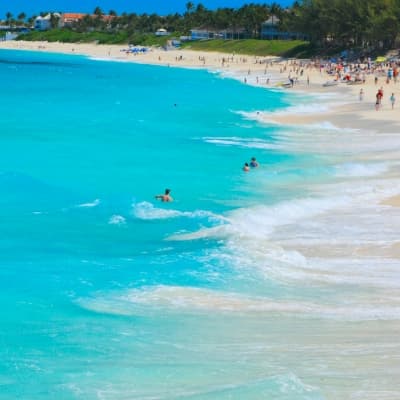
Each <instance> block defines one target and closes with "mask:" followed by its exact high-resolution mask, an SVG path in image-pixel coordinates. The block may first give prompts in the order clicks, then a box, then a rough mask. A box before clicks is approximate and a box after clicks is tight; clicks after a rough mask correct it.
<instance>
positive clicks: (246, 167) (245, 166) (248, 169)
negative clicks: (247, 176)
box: [242, 162, 250, 172]
mask: <svg viewBox="0 0 400 400" xmlns="http://www.w3.org/2000/svg"><path fill="white" fill-rule="evenodd" d="M242 169H243V171H244V172H249V171H250V167H249V163H247V162H246V163H244V165H243V168H242Z"/></svg>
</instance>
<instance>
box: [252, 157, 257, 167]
mask: <svg viewBox="0 0 400 400" xmlns="http://www.w3.org/2000/svg"><path fill="white" fill-rule="evenodd" d="M250 167H251V168H257V167H258V162H257V160H256V158H255V157H252V158H251V161H250Z"/></svg>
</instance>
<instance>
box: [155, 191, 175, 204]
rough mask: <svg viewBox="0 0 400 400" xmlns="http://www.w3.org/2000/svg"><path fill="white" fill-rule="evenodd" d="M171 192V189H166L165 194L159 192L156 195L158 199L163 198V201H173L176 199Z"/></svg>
mask: <svg viewBox="0 0 400 400" xmlns="http://www.w3.org/2000/svg"><path fill="white" fill-rule="evenodd" d="M170 193H171V189H165V193H164V194H157V195H156V196H154V197H155V198H156V199H158V200H161V201H162V202H171V201H173V200H174V199H173V198H172V197H171V195H170Z"/></svg>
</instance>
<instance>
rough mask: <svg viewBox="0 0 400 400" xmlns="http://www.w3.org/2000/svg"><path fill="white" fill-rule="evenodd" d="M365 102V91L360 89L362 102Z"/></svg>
mask: <svg viewBox="0 0 400 400" xmlns="http://www.w3.org/2000/svg"><path fill="white" fill-rule="evenodd" d="M363 100H364V90H363V89H360V101H363Z"/></svg>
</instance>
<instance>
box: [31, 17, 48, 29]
mask: <svg viewBox="0 0 400 400" xmlns="http://www.w3.org/2000/svg"><path fill="white" fill-rule="evenodd" d="M33 27H34V29H35V30H36V31H47V30H49V29H50V28H51V14H47V15H45V16H44V17H41V16H40V15H39V17H36V18H35V22H34V24H33Z"/></svg>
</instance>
